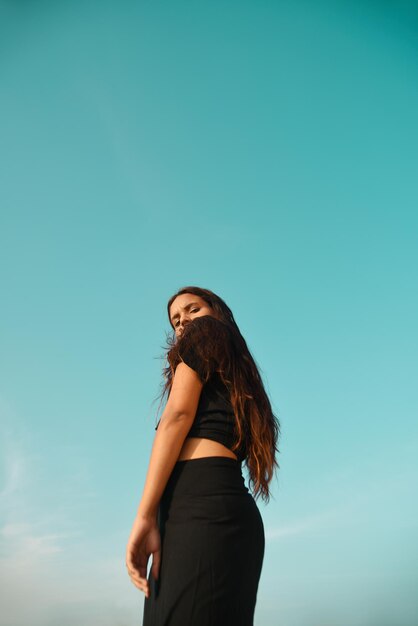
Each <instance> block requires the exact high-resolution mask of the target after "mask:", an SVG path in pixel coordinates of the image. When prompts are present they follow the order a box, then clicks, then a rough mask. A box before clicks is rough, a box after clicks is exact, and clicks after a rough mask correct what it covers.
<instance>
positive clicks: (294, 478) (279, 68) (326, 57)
mask: <svg viewBox="0 0 418 626" xmlns="http://www.w3.org/2000/svg"><path fill="white" fill-rule="evenodd" d="M0 17H1V19H0V103H1V104H0V106H1V116H0V138H1V140H0V141H1V150H0V208H1V224H0V228H1V233H0V279H1V292H0V293H1V295H2V299H1V300H2V302H1V307H0V329H1V330H0V332H1V343H0V374H1V376H0V420H1V428H0V438H1V443H0V450H1V458H2V462H1V487H0V488H1V504H0V565H1V568H0V569H1V573H0V603H1V605H2V617H0V620H3V621H1V622H0V623H1V624H2V626H23V625H25V626H27V624H31V626H56V625H57V624H58V623H59V624H61V625H62V626H74V625H76V624H77V625H78V624H79V625H80V626H81V625H82V626H140V624H141V617H142V606H143V595H142V594H141V592H139V591H138V590H137V589H136V588H135V587H134V586H133V585H132V583H131V582H130V580H129V578H128V576H127V573H126V569H125V546H126V542H127V540H128V536H129V532H130V530H131V526H132V522H133V518H134V515H135V512H136V507H137V505H138V503H139V499H140V496H141V493H142V488H143V484H144V479H145V474H146V470H147V466H148V459H149V454H150V450H151V445H152V441H153V437H154V425H155V423H156V420H157V419H158V414H157V408H158V401H157V400H156V398H157V397H158V394H159V392H160V383H161V380H162V378H161V371H162V366H163V361H162V359H161V357H162V356H163V354H164V350H163V347H164V343H165V336H166V332H167V331H168V330H169V325H168V320H167V319H166V311H165V309H166V302H167V300H168V298H169V297H170V296H171V295H172V293H174V292H175V291H176V290H177V289H178V288H180V287H182V286H184V285H190V284H192V285H193V284H194V285H198V286H202V287H205V288H208V289H211V290H213V291H215V292H216V293H218V294H219V295H220V296H221V297H222V298H223V299H224V300H225V301H226V302H227V304H228V305H229V306H230V307H231V308H232V310H233V312H234V315H235V318H236V320H237V323H238V325H239V327H240V329H241V332H242V333H243V335H244V337H245V338H246V340H247V343H248V345H249V347H250V350H251V351H252V353H253V355H254V357H255V359H256V361H257V363H258V365H259V367H260V370H261V373H262V375H263V377H264V381H265V384H266V387H267V390H268V392H269V394H270V398H271V400H272V404H273V408H274V409H275V411H276V414H277V415H278V417H279V419H280V421H281V426H282V438H281V441H280V449H281V453H280V455H279V459H278V460H279V463H280V470H279V472H278V474H277V479H275V480H274V481H273V483H272V484H271V488H272V499H271V501H270V504H269V505H267V506H266V505H265V504H264V503H263V502H262V501H261V500H259V501H258V506H259V508H260V511H261V513H262V516H263V519H264V524H265V530H266V554H265V560H264V566H263V572H262V576H261V580H260V587H259V593H258V601H257V608H256V617H255V624H256V626H278V625H280V626H416V624H417V623H418V602H417V597H416V587H417V583H418V581H417V578H418V576H417V571H418V568H417V564H418V541H417V539H418V532H417V530H418V529H417V514H418V505H417V499H416V491H417V479H418V461H417V458H418V455H417V452H418V422H417V407H418V394H417V388H418V387H417V384H416V381H417V373H418V372H417V370H418V368H417V350H418V345H417V344H418V341H417V339H418V333H417V313H418V292H417V288H416V277H417V270H418V254H417V226H418V214H417V209H418V118H417V111H418V44H417V34H418V11H417V9H416V5H415V7H414V4H413V3H408V2H394V1H393V2H390V1H386V2H380V3H379V2H367V1H365V2H360V1H357V0H353V1H351V2H349V1H348V0H347V1H346V2H345V1H342V0H340V1H338V0H337V1H336V2H327V1H325V0H320V1H318V2H315V3H312V2H311V3H308V2H300V1H298V0H295V1H293V2H290V1H288V2H285V1H281V0H277V1H276V2H273V1H264V0H262V1H260V2H254V1H252V2H250V1H246V0H242V1H241V2H239V3H238V2H228V1H225V2H219V1H217V0H215V1H212V2H201V1H199V0H198V1H196V2H193V3H192V2H186V1H178V0H173V1H172V2H162V1H159V0H157V1H155V2H152V3H151V2H146V1H144V2H133V1H122V2H116V1H114V0H113V1H109V0H108V1H103V0H102V1H101V2H98V1H97V0H95V1H92V0H89V1H83V2H77V1H74V2H72V3H70V2H62V3H53V2H42V1H39V2H12V1H11V0H8V1H4V0H3V1H2V2H0ZM244 473H245V476H246V472H244ZM248 567H251V563H248Z"/></svg>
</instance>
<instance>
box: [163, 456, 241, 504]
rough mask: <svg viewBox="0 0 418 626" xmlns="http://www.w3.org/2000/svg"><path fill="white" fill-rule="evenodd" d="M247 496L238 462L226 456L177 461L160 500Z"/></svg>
mask: <svg viewBox="0 0 418 626" xmlns="http://www.w3.org/2000/svg"><path fill="white" fill-rule="evenodd" d="M245 493H248V488H247V487H246V485H245V481H244V476H243V474H242V468H241V462H240V461H238V460H236V459H233V458H232V457H227V456H206V457H198V458H193V459H186V460H181V461H177V462H176V463H175V465H174V468H173V471H172V472H171V475H170V477H169V479H168V482H167V485H166V488H165V490H164V497H172V496H175V497H196V496H210V495H240V494H245Z"/></svg>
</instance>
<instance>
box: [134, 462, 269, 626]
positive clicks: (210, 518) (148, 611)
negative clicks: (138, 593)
mask: <svg viewBox="0 0 418 626" xmlns="http://www.w3.org/2000/svg"><path fill="white" fill-rule="evenodd" d="M158 525H159V528H160V534H161V565H160V575H159V579H158V580H157V581H156V580H154V578H153V576H152V575H151V572H150V573H149V576H148V580H149V587H150V595H149V598H145V601H144V614H143V626H224V625H225V626H253V623H254V610H255V605H256V597H257V589H258V583H259V580H260V575H261V569H262V564H263V558H264V547H265V538H264V525H263V521H262V517H261V514H260V512H259V509H258V507H257V504H256V502H255V500H254V498H253V496H252V494H251V493H250V492H249V490H248V488H247V487H246V486H245V483H244V477H243V475H242V469H241V464H240V463H239V462H238V461H236V460H235V459H232V458H230V457H221V456H216V457H204V458H198V459H190V460H186V461H177V463H176V464H175V466H174V469H173V471H172V473H171V475H170V478H169V480H168V483H167V486H166V488H165V490H164V493H163V496H162V498H161V502H160V507H159V511H158ZM151 559H152V557H151Z"/></svg>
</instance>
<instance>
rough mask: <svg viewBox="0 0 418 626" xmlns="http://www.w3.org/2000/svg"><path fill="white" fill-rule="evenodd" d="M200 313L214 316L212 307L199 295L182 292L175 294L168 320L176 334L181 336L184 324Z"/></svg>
mask: <svg viewBox="0 0 418 626" xmlns="http://www.w3.org/2000/svg"><path fill="white" fill-rule="evenodd" d="M202 315H212V317H216V313H215V311H214V309H213V308H212V307H211V306H210V305H209V304H208V303H207V302H205V300H203V299H202V298H201V297H200V296H195V295H194V294H192V293H182V294H181V295H180V296H177V298H176V299H175V300H173V302H172V303H171V306H170V322H171V325H172V327H173V328H174V332H175V333H176V336H177V337H181V335H182V334H183V330H184V327H185V326H186V324H188V323H189V322H191V320H193V319H194V318H195V317H201V316H202Z"/></svg>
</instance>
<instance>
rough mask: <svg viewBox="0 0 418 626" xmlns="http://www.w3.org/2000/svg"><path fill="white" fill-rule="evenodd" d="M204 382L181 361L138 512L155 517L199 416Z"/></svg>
mask: <svg viewBox="0 0 418 626" xmlns="http://www.w3.org/2000/svg"><path fill="white" fill-rule="evenodd" d="M202 387H203V385H202V383H201V381H200V379H199V377H198V375H197V374H196V372H195V371H194V370H193V369H192V368H191V367H189V366H188V365H186V363H183V362H180V363H179V364H178V365H177V367H176V371H175V373H174V377H173V384H172V388H171V391H170V395H169V397H168V400H167V404H166V406H165V408H164V411H163V413H162V416H161V421H160V424H159V426H158V429H157V431H156V433H155V438H154V442H153V445H152V450H151V458H150V461H149V465H148V471H147V476H146V479H145V486H144V490H143V493H142V497H141V501H140V503H139V506H138V512H137V515H138V516H139V517H142V518H148V519H150V518H151V519H152V518H153V519H155V518H156V516H157V511H158V505H159V502H160V500H161V496H162V494H163V492H164V489H165V486H166V484H167V482H168V479H169V477H170V474H171V472H172V470H173V467H174V465H175V463H176V461H177V459H178V457H179V454H180V450H181V448H182V445H183V442H184V440H185V438H186V435H187V433H188V432H189V430H190V428H191V426H192V423H193V420H194V418H195V415H196V410H197V405H198V403H199V398H200V393H201V391H202Z"/></svg>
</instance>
